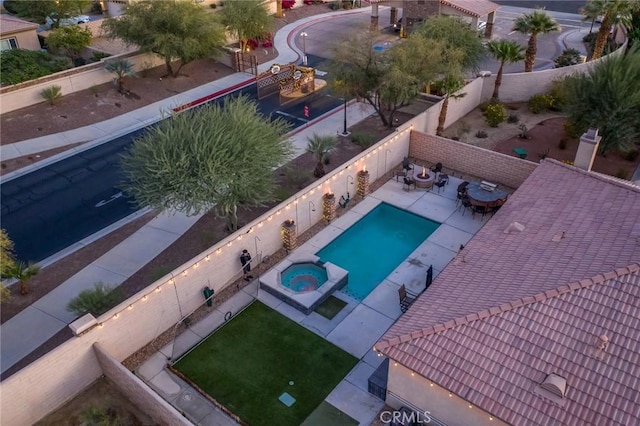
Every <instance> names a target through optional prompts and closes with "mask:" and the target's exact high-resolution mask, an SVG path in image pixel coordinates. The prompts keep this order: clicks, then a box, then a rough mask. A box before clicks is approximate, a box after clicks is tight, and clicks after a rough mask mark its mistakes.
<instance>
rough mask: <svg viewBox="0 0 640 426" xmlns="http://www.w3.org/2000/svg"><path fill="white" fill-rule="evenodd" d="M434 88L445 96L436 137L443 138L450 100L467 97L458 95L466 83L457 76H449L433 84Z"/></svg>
mask: <svg viewBox="0 0 640 426" xmlns="http://www.w3.org/2000/svg"><path fill="white" fill-rule="evenodd" d="M433 86H434V88H435V89H436V90H437V91H438V92H440V93H443V94H444V101H443V102H442V109H441V110H440V115H439V116H438V128H437V129H436V135H438V136H442V132H444V122H445V121H446V120H447V109H448V108H449V99H451V98H453V99H460V98H462V97H464V96H466V93H456V92H458V91H460V89H462V88H463V87H464V81H463V80H462V79H461V78H460V77H459V76H458V75H455V74H449V75H447V76H446V77H445V78H443V79H442V80H438V81H436V82H435V83H433Z"/></svg>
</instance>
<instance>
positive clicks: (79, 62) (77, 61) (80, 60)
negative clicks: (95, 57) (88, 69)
mask: <svg viewBox="0 0 640 426" xmlns="http://www.w3.org/2000/svg"><path fill="white" fill-rule="evenodd" d="M83 65H87V60H86V59H85V58H83V57H82V56H79V57H77V58H73V66H74V67H81V66H83Z"/></svg>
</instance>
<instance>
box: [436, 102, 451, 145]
mask: <svg viewBox="0 0 640 426" xmlns="http://www.w3.org/2000/svg"><path fill="white" fill-rule="evenodd" d="M448 108H449V96H445V98H444V102H442V109H441V110H440V115H439V116H438V128H437V129H436V135H438V136H442V132H444V122H445V121H446V120H447V109H448Z"/></svg>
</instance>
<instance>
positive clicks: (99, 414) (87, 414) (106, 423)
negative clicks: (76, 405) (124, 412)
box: [79, 405, 124, 426]
mask: <svg viewBox="0 0 640 426" xmlns="http://www.w3.org/2000/svg"><path fill="white" fill-rule="evenodd" d="M79 417H80V421H82V424H83V425H87V426H118V425H121V424H124V423H123V419H121V418H120V416H119V415H118V414H117V413H116V412H115V410H111V409H109V408H104V407H100V406H98V405H91V406H89V407H88V408H86V409H85V410H84V411H83V412H82V413H81V414H80V416H79Z"/></svg>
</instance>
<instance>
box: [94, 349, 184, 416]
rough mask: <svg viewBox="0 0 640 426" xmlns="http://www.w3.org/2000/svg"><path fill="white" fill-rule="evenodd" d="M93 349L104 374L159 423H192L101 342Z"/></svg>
mask: <svg viewBox="0 0 640 426" xmlns="http://www.w3.org/2000/svg"><path fill="white" fill-rule="evenodd" d="M93 349H94V350H95V352H96V357H97V358H98V362H99V363H100V367H101V368H102V372H103V373H104V375H105V376H106V377H107V378H108V379H109V380H111V381H112V382H113V383H114V384H115V385H116V386H117V387H118V389H119V390H120V392H122V393H123V394H124V395H125V396H126V397H127V398H128V399H129V400H131V401H132V402H133V403H134V404H136V406H138V408H140V409H142V410H143V411H144V412H145V413H146V414H148V415H149V416H151V418H153V419H154V420H155V421H156V422H158V424H161V425H167V426H187V425H191V422H189V421H188V420H187V419H186V418H185V417H184V416H182V415H181V414H180V413H179V412H178V410H176V409H175V408H173V406H171V404H169V403H168V402H166V401H165V400H164V399H162V398H161V397H160V396H159V395H158V394H157V393H155V392H154V391H153V390H151V389H150V388H149V387H148V386H147V385H146V384H145V383H144V382H143V381H142V380H140V379H139V378H138V377H136V376H135V375H134V374H133V373H131V372H130V371H129V370H127V369H126V368H124V367H123V366H122V364H120V363H119V362H118V361H117V360H116V359H115V358H113V357H112V356H111V355H109V353H108V352H107V351H106V350H105V349H104V348H103V346H102V345H101V344H100V343H94V345H93Z"/></svg>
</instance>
